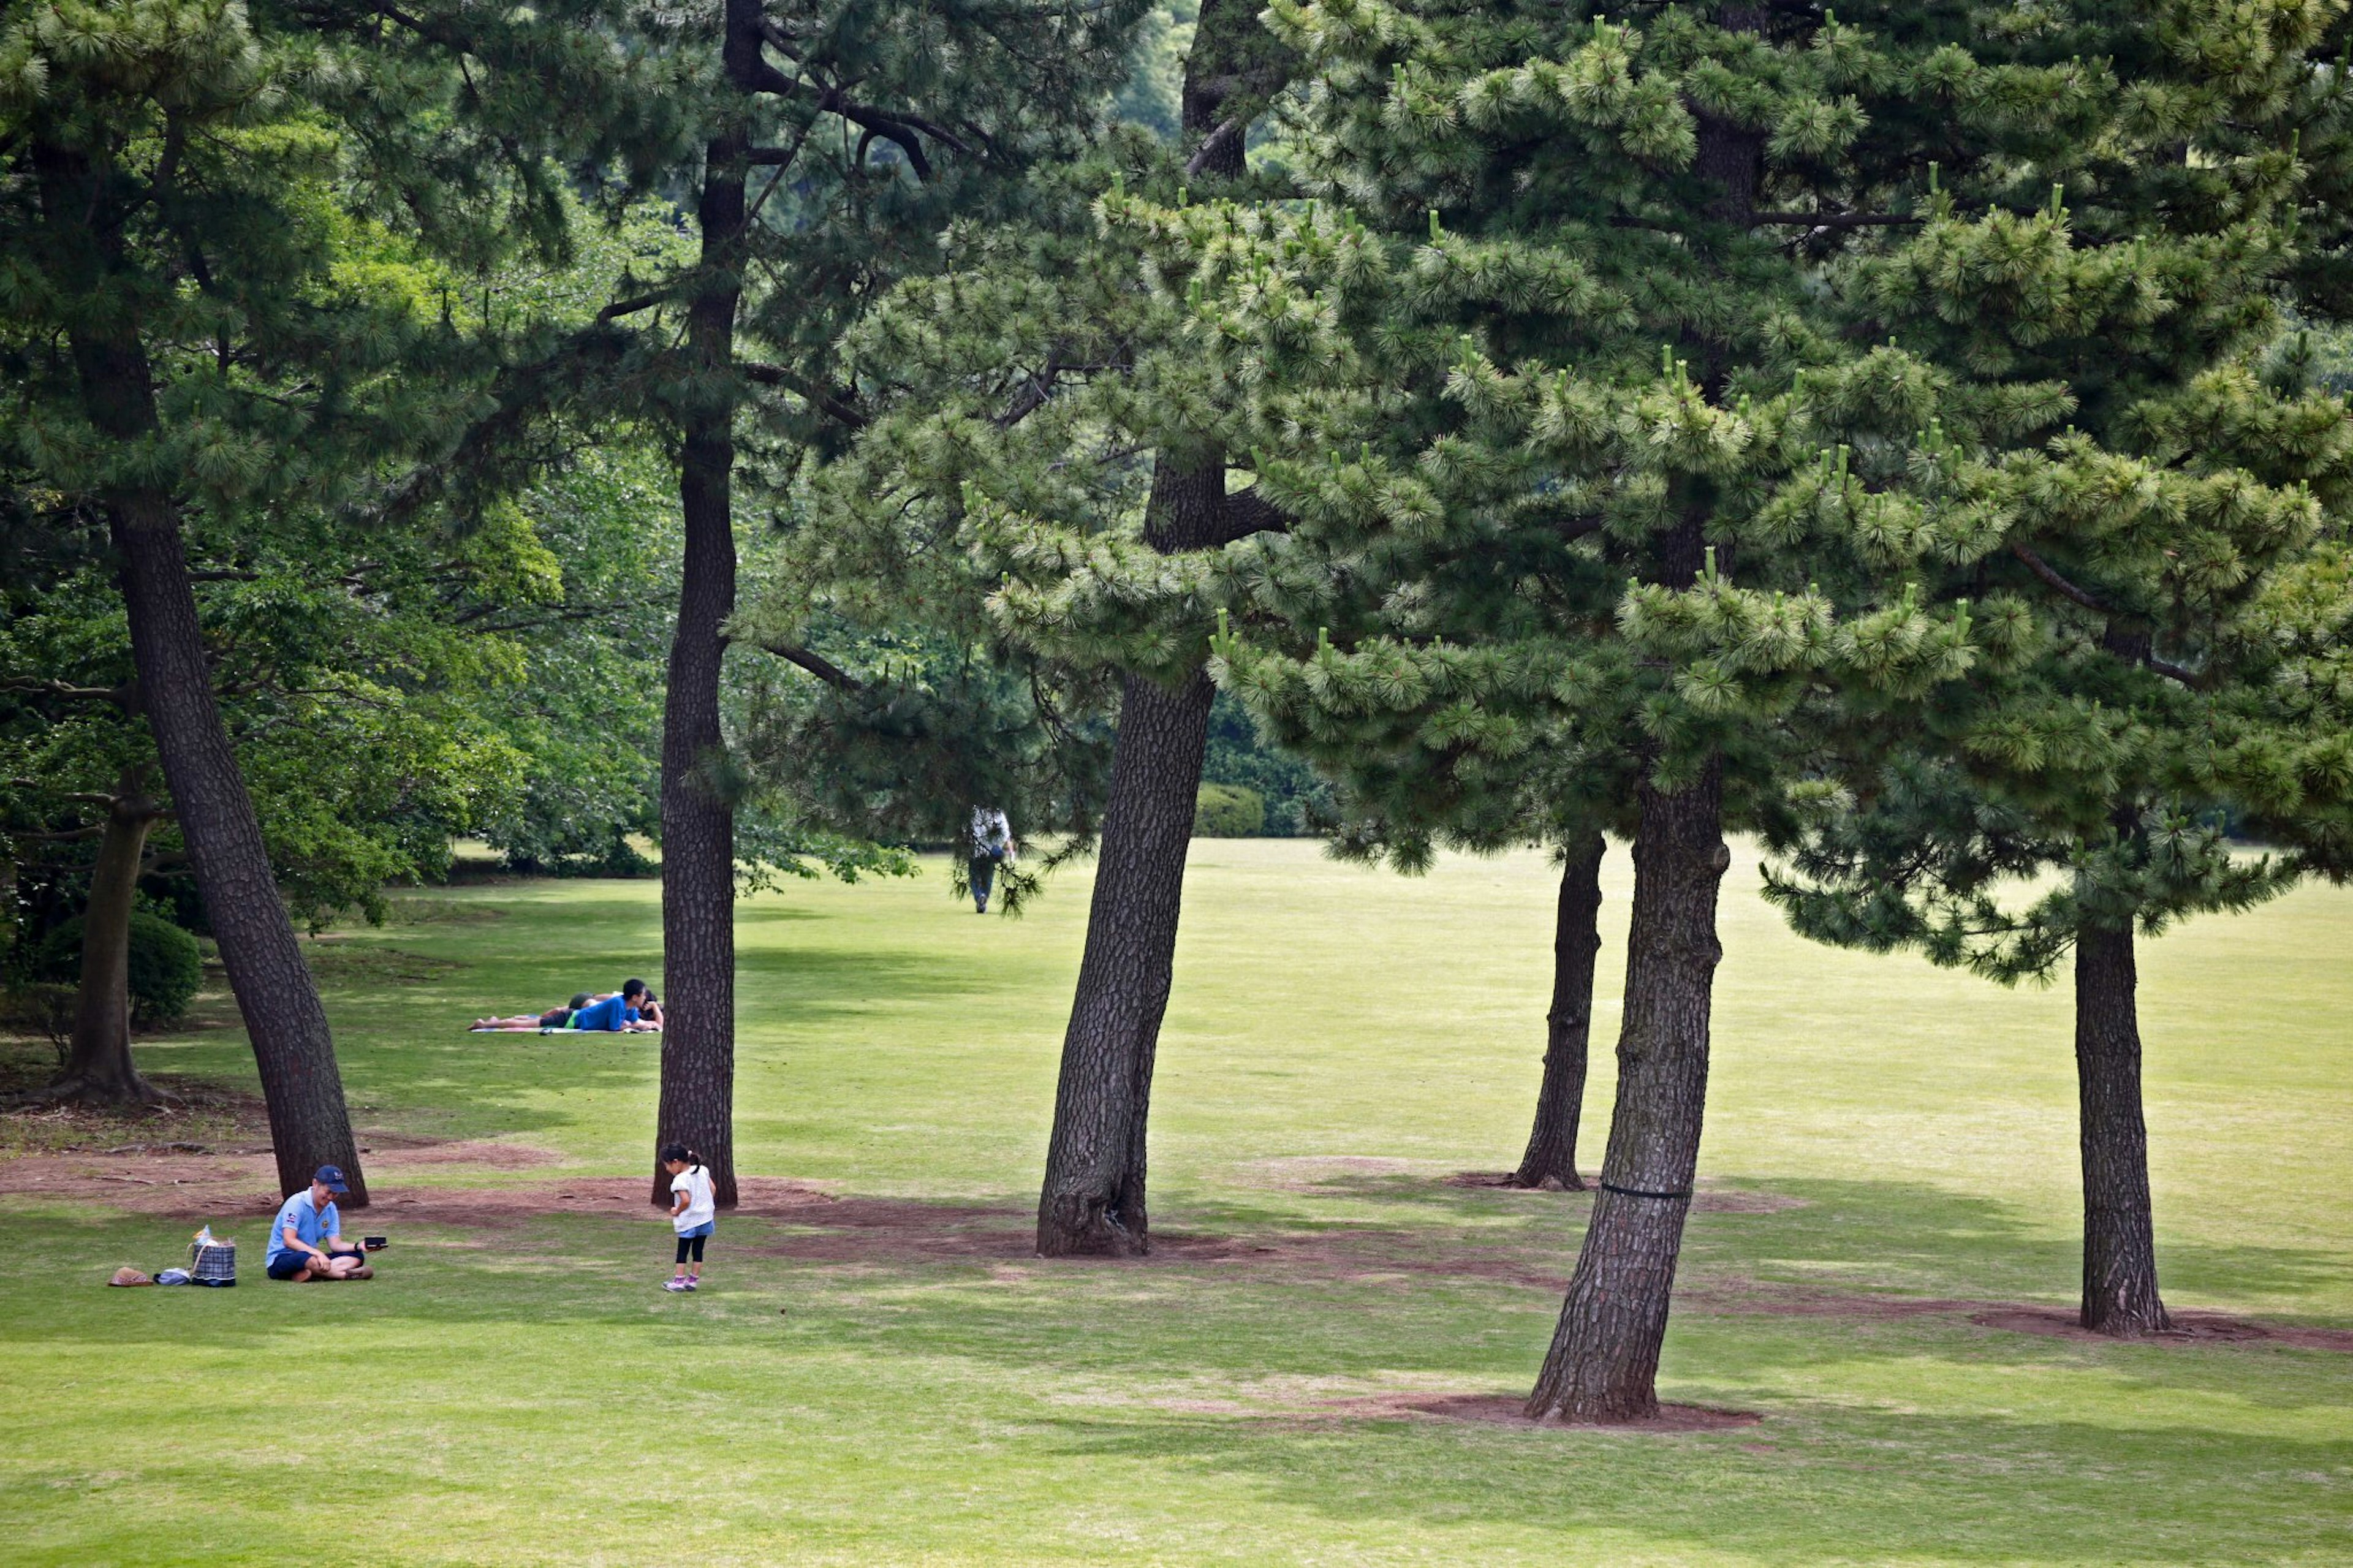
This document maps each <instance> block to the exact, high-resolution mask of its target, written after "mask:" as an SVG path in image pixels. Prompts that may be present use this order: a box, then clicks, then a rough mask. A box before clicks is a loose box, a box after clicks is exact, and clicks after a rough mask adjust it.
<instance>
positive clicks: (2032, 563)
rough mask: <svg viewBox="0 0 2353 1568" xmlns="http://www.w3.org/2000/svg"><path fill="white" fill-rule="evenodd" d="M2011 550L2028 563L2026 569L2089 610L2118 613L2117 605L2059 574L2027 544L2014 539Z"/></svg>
mask: <svg viewBox="0 0 2353 1568" xmlns="http://www.w3.org/2000/svg"><path fill="white" fill-rule="evenodd" d="M2010 553H2011V554H2012V555H2015V556H2017V557H2018V558H2019V559H2020V560H2021V561H2022V562H2024V563H2026V569H2027V570H2028V571H2029V572H2031V573H2033V574H2035V575H2036V576H2037V577H2040V578H2042V580H2043V581H2044V582H2045V583H2048V584H2051V586H2052V588H2054V589H2056V590H2057V591H2058V592H2059V593H2060V594H2061V595H2063V596H2064V597H2066V598H2069V599H2072V600H2073V601H2074V602H2075V603H2076V604H2079V605H2083V606H2084V608H2085V609H2087V610H2097V611H2098V612H2099V613H2100V614H2102V615H2104V616H2112V615H2114V614H2116V610H2115V607H2114V606H2112V605H2109V604H2107V603H2106V602H2105V601H2104V600H2101V599H2098V598H2095V597H2094V596H2093V595H2090V594H2088V593H2085V592H2084V590H2083V589H2081V588H2078V587H2077V586H2075V584H2073V583H2070V582H2069V581H2067V579H2066V578H2064V577H2062V576H2061V575H2059V574H2058V573H2057V572H2056V571H2054V570H2053V569H2052V565H2051V563H2049V562H2048V561H2045V560H2043V559H2042V557H2041V556H2040V555H2037V554H2036V553H2034V552H2033V551H2031V550H2029V549H2028V548H2027V547H2026V546H2025V545H2023V544H2020V543H2018V542H2014V541H2013V542H2011V544H2010Z"/></svg>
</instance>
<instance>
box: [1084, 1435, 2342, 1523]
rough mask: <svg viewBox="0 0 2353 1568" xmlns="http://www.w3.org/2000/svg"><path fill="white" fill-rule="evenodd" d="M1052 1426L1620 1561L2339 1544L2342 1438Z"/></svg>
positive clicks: (1400, 1519)
mask: <svg viewBox="0 0 2353 1568" xmlns="http://www.w3.org/2000/svg"><path fill="white" fill-rule="evenodd" d="M1056 1424H1057V1425H1058V1426H1060V1429H1061V1431H1062V1432H1063V1433H1064V1435H1065V1438H1066V1440H1067V1441H1068V1443H1069V1444H1070V1451H1071V1452H1072V1453H1073V1454H1076V1455H1080V1456H1082V1457H1084V1458H1088V1459H1090V1460H1096V1461H1100V1460H1103V1459H1124V1460H1130V1461H1145V1462H1150V1463H1154V1464H1169V1463H1175V1464H1179V1465H1183V1466H1186V1467H1188V1468H1189V1467H1199V1468H1206V1469H1208V1470H1209V1471H1212V1472H1215V1473H1219V1474H1223V1475H1227V1476H1232V1477H1239V1478H1241V1479H1246V1480H1248V1481H1249V1482H1250V1483H1251V1484H1252V1485H1253V1486H1255V1487H1256V1488H1257V1489H1259V1490H1260V1491H1261V1493H1262V1494H1263V1496H1264V1497H1265V1499H1266V1500H1267V1501H1269V1502H1270V1503H1271V1504H1273V1505H1276V1506H1278V1507H1282V1508H1287V1509H1296V1510H1303V1511H1305V1512H1308V1513H1310V1514H1317V1515H1322V1516H1324V1517H1327V1518H1330V1519H1332V1520H1334V1521H1347V1522H1348V1523H1349V1524H1351V1525H1352V1526H1354V1527H1356V1528H1357V1529H1359V1530H1361V1529H1362V1528H1363V1527H1364V1525H1365V1524H1366V1521H1393V1522H1394V1523H1395V1524H1396V1525H1397V1526H1398V1528H1399V1530H1400V1531H1401V1532H1402V1531H1403V1530H1404V1528H1405V1527H1408V1526H1416V1527H1436V1528H1440V1529H1446V1528H1460V1527H1462V1526H1465V1525H1472V1524H1476V1525H1487V1526H1504V1527H1507V1528H1509V1529H1511V1530H1514V1531H1543V1532H1547V1533H1550V1534H1553V1535H1555V1536H1556V1539H1558V1540H1559V1542H1561V1544H1562V1545H1563V1546H1568V1545H1571V1544H1573V1543H1575V1542H1577V1539H1578V1538H1579V1537H1580V1536H1585V1537H1586V1538H1587V1540H1588V1550H1592V1549H1593V1546H1592V1544H1591V1534H1592V1532H1598V1531H1609V1532H1613V1533H1612V1535H1611V1537H1610V1542H1611V1547H1612V1548H1614V1549H1615V1550H1616V1551H1617V1552H1621V1553H1625V1554H1628V1555H1635V1554H1640V1555H1645V1556H1647V1555H1649V1554H1651V1553H1659V1552H1683V1553H1688V1554H1689V1555H1691V1556H1693V1557H1694V1558H1697V1559H1700V1560H1703V1561H1704V1560H1707V1559H1710V1558H1714V1557H1733V1556H1738V1557H1740V1558H1741V1559H1743V1560H1749V1559H1755V1560H1760V1561H1764V1562H1768V1563H1823V1562H1864V1563H1869V1562H1889V1561H1898V1560H1901V1561H1907V1562H1908V1561H1930V1562H1968V1563H2017V1562H2029V1561H2063V1562H2100V1563H2134V1562H2143V1563H2186V1562H2198V1563H2258V1562H2261V1563H2269V1562H2276V1561H2280V1560H2282V1559H2284V1558H2291V1557H2294V1558H2302V1557H2306V1556H2307V1555H2311V1556H2326V1555H2330V1554H2333V1553H2337V1552H2344V1551H2345V1550H2346V1549H2347V1548H2348V1545H2353V1530H2349V1529H2348V1523H2347V1521H2346V1518H2345V1515H2344V1512H2343V1510H2341V1509H2330V1508H2326V1507H2322V1506H2316V1505H2318V1504H2321V1503H2322V1502H2323V1501H2324V1500H2334V1497H2335V1488H2336V1486H2337V1485H2341V1477H2342V1475H2343V1473H2344V1470H2345V1468H2346V1467H2347V1466H2348V1463H2353V1438H2342V1439H2336V1440H2299V1439H2295V1438H2290V1437H2281V1436H2247V1435H2244V1434H2232V1433H2221V1432H2210V1431H2201V1430H2199V1429H2196V1428H2194V1427H2182V1426H2152V1427H2149V1428H2143V1429H2128V1428H2127V1429H2119V1428H2118V1427H2116V1426H2107V1425H2095V1424H2092V1423H2088V1422H2086V1423H2080V1424H2079V1423H2068V1422H2049V1421H2034V1420H2011V1419H2005V1418H2002V1417H1999V1416H1986V1415H1971V1416H1960V1417H1956V1416H1948V1415H1903V1416H1899V1417H1890V1416H1888V1415H1882V1414H1878V1413H1874V1412H1868V1411H1860V1410H1855V1409H1852V1408H1849V1407H1845V1406H1841V1405H1835V1404H1830V1403H1809V1402H1802V1401H1801V1402H1788V1403H1782V1404H1780V1405H1776V1406H1773V1407H1771V1408H1770V1409H1769V1410H1768V1412H1767V1420H1766V1422H1765V1423H1764V1424H1763V1425H1762V1426H1757V1427H1750V1428H1747V1429H1746V1430H1743V1431H1739V1432H1733V1433H1724V1434H1715V1435H1703V1434H1684V1435H1651V1434H1630V1433H1609V1432H1598V1431H1577V1430H1558V1429H1546V1428H1537V1427H1534V1426H1529V1427H1504V1426H1493V1425H1492V1424H1483V1423H1482V1424H1475V1425H1474V1424H1471V1423H1459V1422H1445V1421H1438V1420H1430V1419H1411V1418H1407V1419H1398V1420H1386V1421H1384V1420H1374V1421H1363V1420H1351V1419H1347V1418H1345V1417H1342V1418H1337V1419H1320V1420H1303V1421H1282V1420H1275V1421H1266V1422H1253V1421H1235V1420H1210V1419H1198V1418H1197V1419H1194V1420H1191V1421H1182V1420H1171V1419H1167V1418H1165V1417H1164V1418H1162V1419H1158V1420H1154V1421H1149V1422H1145V1421H1138V1420H1135V1419H1133V1418H1130V1419H1115V1418H1105V1419H1087V1418H1082V1417H1071V1416H1068V1415H1065V1416H1062V1417H1060V1418H1058V1419H1057V1422H1056ZM2331 1483H2335V1484H2334V1485H2332V1484H2331ZM2127 1499H2129V1500H2131V1501H2129V1502H2127V1501H2126V1500H2127ZM1615 1532H1623V1533H1622V1534H1619V1533H1615ZM1610 1549H1611V1548H1603V1549H1602V1551H1601V1553H1600V1554H1601V1555H1604V1556H1606V1555H1608V1554H1609V1551H1610Z"/></svg>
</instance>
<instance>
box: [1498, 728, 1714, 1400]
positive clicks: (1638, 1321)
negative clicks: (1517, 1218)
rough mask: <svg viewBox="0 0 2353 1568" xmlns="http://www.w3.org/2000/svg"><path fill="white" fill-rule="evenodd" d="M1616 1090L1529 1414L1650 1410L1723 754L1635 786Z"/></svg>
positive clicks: (1676, 1247) (1687, 1141) (1701, 1072)
mask: <svg viewBox="0 0 2353 1568" xmlns="http://www.w3.org/2000/svg"><path fill="white" fill-rule="evenodd" d="M1723 818H1724V785H1723V772H1722V764H1721V763H1710V764H1709V766H1708V768H1707V769H1706V771H1705V772H1704V773H1703V774H1702V775H1701V777H1700V778H1699V779H1698V780H1697V781H1695V782H1694V783H1693V784H1691V785H1689V786H1688V787H1686V788H1685V789H1683V790H1682V791H1681V792H1679V793H1677V794H1674V795H1665V794H1662V793H1660V792H1659V791H1658V790H1657V789H1655V788H1653V787H1652V786H1651V784H1648V783H1645V784H1643V785H1642V787H1641V823H1640V826H1639V829H1638V832H1637V836H1636V837H1635V840H1634V909H1633V918H1632V924H1631V928H1630V931H1629V932H1628V935H1627V941H1626V1003H1625V1008H1626V1012H1625V1023H1624V1027H1623V1029H1622V1031H1621V1032H1620V1036H1619V1038H1618V1099H1617V1104H1616V1106H1615V1108H1614V1109H1613V1110H1612V1111H1611V1120H1610V1124H1609V1152H1608V1154H1607V1156H1606V1157H1605V1158H1604V1160H1603V1162H1602V1166H1601V1190H1600V1192H1599V1194H1598V1195H1597V1196H1596V1197H1595V1199H1594V1202H1593V1220H1592V1223H1591V1225H1589V1226H1588V1227H1587V1229H1586V1233H1585V1246H1584V1248H1583V1250H1582V1251H1580V1252H1579V1253H1578V1255H1577V1272H1576V1273H1575V1274H1574V1275H1573V1276H1571V1277H1570V1279H1569V1285H1568V1295H1567V1300H1566V1301H1565V1302H1564V1303H1563V1304H1562V1307H1561V1313H1560V1322H1559V1324H1558V1326H1557V1327H1556V1329H1555V1330H1554V1331H1553V1338H1552V1348H1551V1350H1550V1351H1549V1352H1547V1353H1546V1356H1545V1363H1544V1370H1543V1372H1542V1373H1540V1374H1539V1375H1538V1377H1537V1379H1536V1386H1535V1392H1534V1393H1533V1394H1531V1395H1530V1396H1529V1398H1528V1404H1527V1413H1528V1415H1530V1416H1531V1417H1533V1418H1535V1419H1536V1420H1539V1421H1558V1422H1620V1421H1639V1420H1642V1419H1644V1418H1646V1417H1649V1416H1651V1415H1656V1414H1657V1413H1658V1408H1659V1396H1658V1387H1657V1384H1658V1371H1659V1345H1660V1342H1662V1340H1663V1339H1664V1338H1665V1337H1666V1331H1667V1309H1668V1304H1669V1300H1670V1298H1671V1296H1672V1291H1673V1289H1674V1279H1675V1260H1676V1257H1677V1255H1678V1254H1679V1253H1680V1252H1681V1250H1682V1248H1683V1220H1684V1217H1685V1216H1686V1215H1688V1214H1689V1213H1690V1210H1691V1188H1692V1178H1693V1177H1694V1174H1695V1173H1697V1171H1698V1169H1699V1140H1700V1127H1701V1121H1702V1118H1703V1113H1704V1110H1705V1107H1706V1101H1707V1050H1708V1016H1709V1009H1710V1004H1711V1001H1712V997H1713V990H1714V984H1715V965H1716V961H1717V959H1718V958H1719V957H1720V956H1721V955H1722V952H1723V950H1722V948H1721V947H1720V946H1719V945H1718V943H1717V941H1716V934H1715V904H1716V893H1717V890H1718V889H1719V887H1720V886H1721V884H1722V882H1723V880H1724V872H1725V868H1726V867H1727V866H1729V865H1730V864H1731V855H1730V852H1729V851H1728V850H1727V849H1726V848H1725V843H1724V826H1723Z"/></svg>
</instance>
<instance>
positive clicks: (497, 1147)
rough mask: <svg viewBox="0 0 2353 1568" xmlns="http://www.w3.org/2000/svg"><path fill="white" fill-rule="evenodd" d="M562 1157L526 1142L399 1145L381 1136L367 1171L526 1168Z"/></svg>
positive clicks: (408, 1143)
mask: <svg viewBox="0 0 2353 1568" xmlns="http://www.w3.org/2000/svg"><path fill="white" fill-rule="evenodd" d="M403 1145H406V1146H403ZM563 1158H564V1156H563V1155H561V1154H558V1153H557V1152H554V1150H552V1149H535V1148H533V1146H532V1145H530V1144H528V1143H494V1142H489V1141H487V1140H483V1139H470V1140H467V1141H464V1142H456V1143H427V1142H410V1141H408V1140H406V1139H404V1140H402V1142H401V1143H400V1144H394V1143H392V1142H391V1141H390V1140H389V1139H382V1140H377V1141H376V1142H375V1143H374V1144H373V1158H371V1159H370V1160H369V1162H368V1165H369V1168H370V1169H371V1170H388V1171H406V1170H410V1169H413V1168H416V1167H417V1166H428V1167H429V1166H436V1165H477V1166H481V1167H483V1168H486V1169H489V1170H492V1171H529V1170H533V1169H536V1168H537V1167H539V1166H541V1165H553V1164H554V1163H557V1162H558V1161H560V1160H562V1159H563Z"/></svg>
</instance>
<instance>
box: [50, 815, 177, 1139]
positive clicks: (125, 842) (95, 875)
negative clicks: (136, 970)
mask: <svg viewBox="0 0 2353 1568" xmlns="http://www.w3.org/2000/svg"><path fill="white" fill-rule="evenodd" d="M160 815H162V811H161V807H160V805H159V804H158V803H157V802H156V801H155V800H153V798H151V797H150V796H149V795H146V793H145V792H144V791H142V790H141V789H140V787H139V779H138V775H137V774H136V773H125V774H124V776H123V778H122V780H121V784H119V785H118V787H117V790H116V793H115V795H114V796H113V798H112V799H111V801H109V802H108V804H107V812H106V827H105V831H104V832H103V833H101V834H100V836H99V840H98V860H97V863H96V864H95V865H94V866H93V867H92V868H91V870H90V903H89V905H88V907H86V908H85V909H84V910H83V911H82V921H81V984H80V988H79V992H78V993H77V994H76V996H75V998H74V1025H73V1035H72V1037H71V1039H70V1040H69V1044H68V1047H67V1053H66V1064H65V1070H64V1071H63V1072H61V1073H60V1074H58V1079H57V1081H56V1082H55V1083H53V1084H51V1085H49V1087H48V1088H47V1090H45V1091H44V1098H47V1099H56V1100H82V1101H85V1102H89V1103H94V1104H103V1105H153V1104H157V1103H160V1102H161V1101H162V1100H163V1099H164V1095H163V1093H162V1091H161V1090H159V1089H156V1088H155V1087H154V1086H153V1084H151V1083H149V1082H148V1081H147V1080H146V1079H143V1078H142V1077H140V1076H139V1068H138V1067H137V1066H136V1065H135V1064H134V1063H133V1062H132V1059H131V914H132V908H133V906H134V905H136V903H137V902H138V898H139V866H140V860H141V858H142V856H143V855H144V854H145V852H146V848H147V833H148V830H149V829H150V828H151V827H152V826H153V825H154V822H155V819H156V817H157V816H160Z"/></svg>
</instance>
